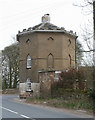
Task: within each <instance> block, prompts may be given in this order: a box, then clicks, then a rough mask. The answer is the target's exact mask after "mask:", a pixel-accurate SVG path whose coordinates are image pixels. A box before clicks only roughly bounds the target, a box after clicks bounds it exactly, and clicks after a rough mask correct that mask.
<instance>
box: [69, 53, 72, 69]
mask: <svg viewBox="0 0 95 120" xmlns="http://www.w3.org/2000/svg"><path fill="white" fill-rule="evenodd" d="M69 61H70V67H71V62H72V59H71V55H70V54H69Z"/></svg>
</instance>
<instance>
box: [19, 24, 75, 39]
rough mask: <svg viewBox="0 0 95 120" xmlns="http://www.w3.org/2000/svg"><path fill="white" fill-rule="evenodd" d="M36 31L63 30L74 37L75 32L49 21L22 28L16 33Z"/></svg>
mask: <svg viewBox="0 0 95 120" xmlns="http://www.w3.org/2000/svg"><path fill="white" fill-rule="evenodd" d="M36 31H39V32H41V31H43V32H50V31H51V32H64V33H66V34H69V35H72V36H74V37H77V36H76V33H73V31H72V30H71V31H66V30H65V28H64V27H58V26H56V25H54V24H52V23H50V22H42V23H40V24H38V25H35V26H34V27H29V28H28V29H23V31H22V32H20V31H18V35H21V34H27V33H29V32H36Z"/></svg>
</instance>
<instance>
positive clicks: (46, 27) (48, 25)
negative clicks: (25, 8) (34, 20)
mask: <svg viewBox="0 0 95 120" xmlns="http://www.w3.org/2000/svg"><path fill="white" fill-rule="evenodd" d="M32 29H33V30H61V28H59V27H57V26H56V25H54V24H51V23H49V22H46V23H40V24H38V25H36V26H34V27H32Z"/></svg>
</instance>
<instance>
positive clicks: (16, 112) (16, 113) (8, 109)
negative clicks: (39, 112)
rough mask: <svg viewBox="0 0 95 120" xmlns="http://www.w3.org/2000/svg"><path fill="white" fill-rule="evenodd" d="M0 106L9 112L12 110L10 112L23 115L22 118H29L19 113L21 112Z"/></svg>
mask: <svg viewBox="0 0 95 120" xmlns="http://www.w3.org/2000/svg"><path fill="white" fill-rule="evenodd" d="M0 108H2V109H5V110H7V111H9V112H12V113H15V114H18V115H20V116H22V117H24V118H29V117H28V116H26V115H21V114H19V113H18V112H15V111H13V110H10V109H8V108H5V107H2V106H0Z"/></svg>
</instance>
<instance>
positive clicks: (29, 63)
mask: <svg viewBox="0 0 95 120" xmlns="http://www.w3.org/2000/svg"><path fill="white" fill-rule="evenodd" d="M27 68H31V57H30V55H28V56H27Z"/></svg>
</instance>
